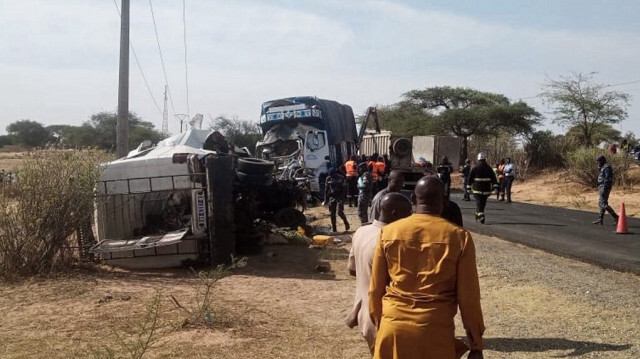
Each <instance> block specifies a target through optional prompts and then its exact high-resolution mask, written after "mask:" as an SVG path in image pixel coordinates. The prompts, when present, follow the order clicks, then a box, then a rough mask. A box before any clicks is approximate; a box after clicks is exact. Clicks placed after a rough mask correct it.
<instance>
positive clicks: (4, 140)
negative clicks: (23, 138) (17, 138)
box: [0, 135, 13, 148]
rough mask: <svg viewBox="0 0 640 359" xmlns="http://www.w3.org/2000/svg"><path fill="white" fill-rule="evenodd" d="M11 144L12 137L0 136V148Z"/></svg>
mask: <svg viewBox="0 0 640 359" xmlns="http://www.w3.org/2000/svg"><path fill="white" fill-rule="evenodd" d="M11 144H13V137H11V136H9V135H2V136H0V148H2V147H4V146H6V145H11Z"/></svg>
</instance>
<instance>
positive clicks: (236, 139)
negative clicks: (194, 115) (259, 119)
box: [209, 116, 262, 149]
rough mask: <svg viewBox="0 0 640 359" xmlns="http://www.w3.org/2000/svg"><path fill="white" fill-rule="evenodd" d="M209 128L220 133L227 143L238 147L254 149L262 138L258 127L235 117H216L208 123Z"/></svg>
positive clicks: (253, 123)
mask: <svg viewBox="0 0 640 359" xmlns="http://www.w3.org/2000/svg"><path fill="white" fill-rule="evenodd" d="M209 128H210V129H212V130H215V131H220V133H222V134H223V135H224V136H225V137H226V139H227V141H228V142H229V143H232V144H234V145H235V146H238V147H245V146H246V147H247V148H250V149H255V148H256V143H257V142H258V141H259V140H260V139H261V138H262V132H261V131H260V126H258V124H257V123H255V122H251V121H248V120H241V119H239V118H238V117H237V116H233V117H226V116H218V117H216V118H212V119H211V120H210V121H209Z"/></svg>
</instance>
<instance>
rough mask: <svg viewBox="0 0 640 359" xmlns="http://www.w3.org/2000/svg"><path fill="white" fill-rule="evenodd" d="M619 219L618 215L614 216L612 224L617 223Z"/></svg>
mask: <svg viewBox="0 0 640 359" xmlns="http://www.w3.org/2000/svg"><path fill="white" fill-rule="evenodd" d="M619 219H620V216H618V217H615V218H614V219H613V225H614V226H616V225H618V220H619Z"/></svg>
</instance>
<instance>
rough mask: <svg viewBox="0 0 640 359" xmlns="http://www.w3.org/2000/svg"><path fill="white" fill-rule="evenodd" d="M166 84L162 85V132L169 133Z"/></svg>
mask: <svg viewBox="0 0 640 359" xmlns="http://www.w3.org/2000/svg"><path fill="white" fill-rule="evenodd" d="M168 88H169V87H168V86H167V85H164V109H163V110H162V134H163V135H168V134H169V110H168V109H167V90H168Z"/></svg>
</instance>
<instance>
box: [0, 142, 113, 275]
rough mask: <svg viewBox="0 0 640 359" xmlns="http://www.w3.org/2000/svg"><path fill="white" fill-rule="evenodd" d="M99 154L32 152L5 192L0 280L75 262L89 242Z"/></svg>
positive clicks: (1, 194) (0, 200) (0, 205)
mask: <svg viewBox="0 0 640 359" xmlns="http://www.w3.org/2000/svg"><path fill="white" fill-rule="evenodd" d="M107 159H108V158H107V155H106V154H105V153H104V152H102V151H97V150H60V149H55V148H45V149H41V150H35V151H32V152H29V153H27V154H26V155H25V156H24V159H23V162H22V165H21V167H20V169H19V171H18V173H19V175H18V180H17V181H16V182H15V183H12V184H11V185H8V186H3V188H2V189H0V277H2V278H5V279H6V278H12V277H20V276H29V275H35V274H41V273H50V272H52V271H55V270H56V269H58V268H61V267H64V266H67V265H69V264H70V263H73V262H74V261H75V260H76V259H77V258H78V256H77V254H78V250H79V249H80V247H81V243H78V242H79V241H80V239H83V238H84V239H86V238H90V237H91V236H92V235H91V218H92V213H93V199H94V196H93V189H94V185H95V182H96V180H97V179H98V178H99V175H100V169H99V166H98V165H99V163H101V162H104V161H106V160H107Z"/></svg>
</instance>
